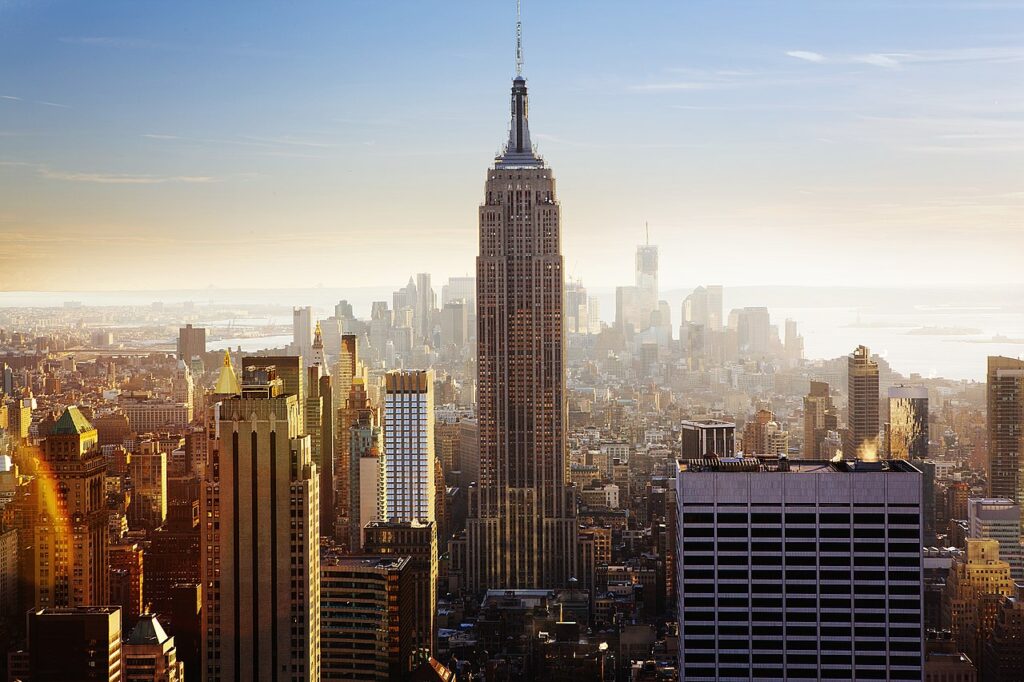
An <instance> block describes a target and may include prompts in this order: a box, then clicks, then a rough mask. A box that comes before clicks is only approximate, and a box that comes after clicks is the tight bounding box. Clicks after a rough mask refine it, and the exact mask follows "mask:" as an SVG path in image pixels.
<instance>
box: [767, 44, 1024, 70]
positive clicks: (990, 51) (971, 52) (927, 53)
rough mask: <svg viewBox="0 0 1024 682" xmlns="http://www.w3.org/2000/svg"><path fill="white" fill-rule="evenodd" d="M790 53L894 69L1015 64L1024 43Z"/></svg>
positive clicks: (1022, 57) (819, 61)
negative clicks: (837, 52)
mask: <svg viewBox="0 0 1024 682" xmlns="http://www.w3.org/2000/svg"><path fill="white" fill-rule="evenodd" d="M786 56H788V57H793V58H794V59H800V60H802V61H805V62H813V63H815V64H869V65H871V66H879V67H883V68H890V69H892V68H898V67H901V66H905V65H909V64H955V63H987V64H1012V63H1015V62H1020V61H1024V47H1019V46H1003V47H963V48H951V49H940V50H916V51H913V50H907V51H899V52H865V53H859V54H856V53H855V54H828V55H826V54H822V53H820V52H812V51H810V50H789V51H787V52H786Z"/></svg>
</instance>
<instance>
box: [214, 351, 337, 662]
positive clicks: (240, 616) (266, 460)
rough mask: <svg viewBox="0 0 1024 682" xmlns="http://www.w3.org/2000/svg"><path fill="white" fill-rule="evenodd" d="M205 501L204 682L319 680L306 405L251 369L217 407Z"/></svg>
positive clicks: (314, 508)
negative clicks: (303, 428) (233, 393)
mask: <svg viewBox="0 0 1024 682" xmlns="http://www.w3.org/2000/svg"><path fill="white" fill-rule="evenodd" d="M213 410H214V411H215V417H216V418H215V420H214V425H215V429H216V430H215V432H214V436H215V438H216V440H215V442H214V447H213V448H212V449H211V452H210V465H209V466H208V467H207V475H206V478H205V480H204V490H203V495H202V496H201V503H200V518H201V520H202V525H201V542H200V546H201V551H202V555H201V566H202V570H203V583H204V584H203V599H204V604H203V616H202V632H203V659H204V660H205V666H204V669H205V674H204V676H203V679H205V680H211V681H212V680H242V679H244V680H258V679H261V678H262V679H266V680H271V679H275V680H293V681H298V680H318V679H320V669H319V660H320V551H319V545H320V510H319V508H318V504H319V489H318V488H319V485H318V483H319V480H318V475H317V471H316V465H315V464H314V463H313V461H312V458H311V456H310V446H309V437H308V436H306V435H304V434H303V433H302V432H301V430H300V428H299V425H300V424H301V421H302V420H301V414H302V401H301V400H300V399H299V396H296V395H295V394H294V393H288V392H286V391H285V382H284V381H282V380H281V379H280V378H278V377H277V376H276V373H275V367H274V366H273V365H269V366H265V367H255V366H252V365H249V366H247V367H246V368H245V370H244V373H243V376H242V386H241V393H240V395H236V396H231V397H227V398H225V399H224V400H222V401H221V402H219V403H217V404H215V405H214V406H213Z"/></svg>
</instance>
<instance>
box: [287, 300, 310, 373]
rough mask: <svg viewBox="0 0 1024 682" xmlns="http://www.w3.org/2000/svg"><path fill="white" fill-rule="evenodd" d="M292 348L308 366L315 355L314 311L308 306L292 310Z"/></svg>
mask: <svg viewBox="0 0 1024 682" xmlns="http://www.w3.org/2000/svg"><path fill="white" fill-rule="evenodd" d="M292 347H293V349H294V351H293V352H294V353H295V354H296V355H301V356H302V362H304V363H306V364H307V365H308V364H309V362H310V358H311V357H312V355H313V309H312V308H310V307H309V306H308V305H307V306H301V307H298V308H293V309H292Z"/></svg>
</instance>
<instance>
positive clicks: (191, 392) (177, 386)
mask: <svg viewBox="0 0 1024 682" xmlns="http://www.w3.org/2000/svg"><path fill="white" fill-rule="evenodd" d="M195 391H196V388H195V382H194V381H193V379H192V370H190V369H189V368H188V365H187V364H185V361H184V360H178V366H177V367H176V368H175V370H174V378H173V379H172V380H171V397H172V398H173V400H174V402H176V403H182V404H183V405H187V406H188V407H189V408H194V407H195Z"/></svg>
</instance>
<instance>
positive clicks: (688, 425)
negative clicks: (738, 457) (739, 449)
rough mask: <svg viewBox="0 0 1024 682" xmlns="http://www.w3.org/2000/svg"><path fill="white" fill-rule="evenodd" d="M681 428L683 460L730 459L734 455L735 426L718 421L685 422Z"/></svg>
mask: <svg viewBox="0 0 1024 682" xmlns="http://www.w3.org/2000/svg"><path fill="white" fill-rule="evenodd" d="M680 427H681V428H682V432H683V433H682V441H681V456H682V458H683V459H700V458H702V457H732V456H734V455H735V454H736V425H735V424H733V423H732V422H724V421H720V420H718V419H698V420H685V421H683V422H682V423H681V424H680Z"/></svg>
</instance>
